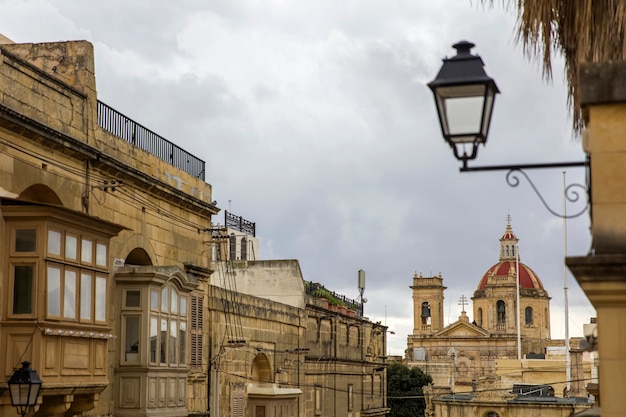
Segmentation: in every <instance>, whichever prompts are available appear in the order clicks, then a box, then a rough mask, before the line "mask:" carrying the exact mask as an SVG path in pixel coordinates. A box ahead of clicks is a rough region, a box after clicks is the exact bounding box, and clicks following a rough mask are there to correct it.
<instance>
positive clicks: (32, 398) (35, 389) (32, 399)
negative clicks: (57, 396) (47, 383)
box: [28, 383, 41, 407]
mask: <svg viewBox="0 0 626 417" xmlns="http://www.w3.org/2000/svg"><path fill="white" fill-rule="evenodd" d="M40 388H41V384H35V383H33V384H32V386H31V388H30V391H29V392H28V395H29V396H28V405H29V406H31V407H32V406H33V405H35V404H37V396H38V395H39V389H40Z"/></svg>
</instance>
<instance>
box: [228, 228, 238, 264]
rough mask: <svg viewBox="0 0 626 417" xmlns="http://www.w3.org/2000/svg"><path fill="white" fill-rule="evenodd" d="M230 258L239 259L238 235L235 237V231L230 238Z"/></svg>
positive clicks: (232, 259)
mask: <svg viewBox="0 0 626 417" xmlns="http://www.w3.org/2000/svg"><path fill="white" fill-rule="evenodd" d="M228 247H229V248H228V249H229V252H228V259H229V260H231V261H234V260H236V259H237V237H235V234H234V233H231V234H230V237H229V238H228Z"/></svg>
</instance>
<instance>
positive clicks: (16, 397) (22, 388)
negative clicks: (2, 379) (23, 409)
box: [9, 384, 29, 406]
mask: <svg viewBox="0 0 626 417" xmlns="http://www.w3.org/2000/svg"><path fill="white" fill-rule="evenodd" d="M9 388H10V389H11V401H13V405H14V406H19V405H28V389H29V386H28V384H11V385H9Z"/></svg>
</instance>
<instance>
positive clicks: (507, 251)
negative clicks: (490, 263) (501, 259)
mask: <svg viewBox="0 0 626 417" xmlns="http://www.w3.org/2000/svg"><path fill="white" fill-rule="evenodd" d="M506 256H507V257H508V256H509V245H506Z"/></svg>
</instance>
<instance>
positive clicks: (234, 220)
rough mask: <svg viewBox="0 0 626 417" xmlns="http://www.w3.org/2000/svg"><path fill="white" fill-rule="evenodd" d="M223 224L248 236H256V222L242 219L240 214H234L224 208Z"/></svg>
mask: <svg viewBox="0 0 626 417" xmlns="http://www.w3.org/2000/svg"><path fill="white" fill-rule="evenodd" d="M224 224H225V225H226V227H227V228H229V229H235V230H239V231H240V232H242V233H245V234H247V235H250V236H256V223H253V222H251V221H249V220H246V219H244V218H243V217H241V216H235V215H234V214H233V213H229V212H227V211H226V210H224Z"/></svg>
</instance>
